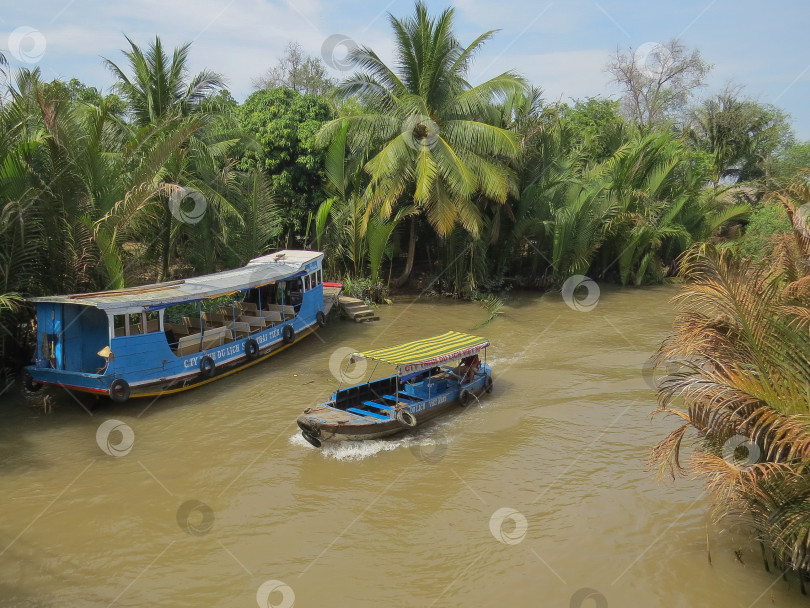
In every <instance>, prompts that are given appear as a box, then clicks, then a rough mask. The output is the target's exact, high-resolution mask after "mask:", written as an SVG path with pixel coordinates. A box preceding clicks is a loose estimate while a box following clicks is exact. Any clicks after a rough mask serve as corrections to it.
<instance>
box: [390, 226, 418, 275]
mask: <svg viewBox="0 0 810 608" xmlns="http://www.w3.org/2000/svg"><path fill="white" fill-rule="evenodd" d="M415 256H416V218H415V217H412V218H411V235H410V240H409V241H408V259H407V261H406V262H405V270H403V271H402V274H401V275H399V276H398V277H397V278H396V279H394V287H402V286H403V285H405V283H407V282H408V279H410V278H411V271H412V270H413V259H414V257H415Z"/></svg>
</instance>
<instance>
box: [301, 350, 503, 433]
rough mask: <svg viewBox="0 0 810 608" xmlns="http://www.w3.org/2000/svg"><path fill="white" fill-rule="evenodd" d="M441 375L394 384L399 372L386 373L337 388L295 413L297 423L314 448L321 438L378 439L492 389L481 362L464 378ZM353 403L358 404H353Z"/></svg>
mask: <svg viewBox="0 0 810 608" xmlns="http://www.w3.org/2000/svg"><path fill="white" fill-rule="evenodd" d="M435 380H439V382H435ZM441 380H442V378H436V377H435V376H431V377H429V378H427V379H426V380H425V381H423V382H420V383H418V384H416V385H412V384H400V385H398V383H399V377H397V376H391V377H389V378H384V379H382V380H378V381H375V382H372V383H368V384H366V385H358V386H356V387H350V388H348V389H343V391H338V392H336V393H334V394H333V395H332V398H331V400H330V401H328V402H326V403H321V404H318V405H317V406H314V407H311V408H307V409H306V410H305V411H304V413H303V414H302V415H301V416H299V417H298V421H297V422H298V427H299V428H300V429H301V431H302V433H303V434H304V437H305V438H306V439H307V441H309V442H310V443H312V444H313V445H315V446H316V447H318V446H319V445H320V444H321V443H323V442H325V441H357V440H364V439H379V438H382V437H388V436H390V435H395V434H397V433H401V432H403V431H407V430H409V429H412V428H414V427H417V426H419V425H420V424H423V423H425V422H427V421H428V420H431V419H433V418H435V417H436V416H439V415H441V414H443V413H446V412H448V411H450V410H453V409H457V408H459V407H460V406H466V405H469V403H470V402H471V401H475V400H477V399H478V397H479V396H480V395H481V394H483V393H484V392H491V391H492V371H491V369H490V368H489V366H488V365H486V364H482V365H481V367H480V369H479V370H478V373H477V374H476V375H475V377H474V378H473V379H472V380H471V381H469V382H459V381H458V380H455V381H453V380H450V381H446V382H444V385H443V386H441ZM392 388H394V389H395V390H394V391H392V390H391V389H392ZM352 391H355V392H354V393H353V392H352ZM366 397H368V399H367V398H366ZM354 402H357V405H360V406H361V407H362V408H363V409H361V408H360V407H354ZM363 404H365V405H363ZM404 412H406V413H404Z"/></svg>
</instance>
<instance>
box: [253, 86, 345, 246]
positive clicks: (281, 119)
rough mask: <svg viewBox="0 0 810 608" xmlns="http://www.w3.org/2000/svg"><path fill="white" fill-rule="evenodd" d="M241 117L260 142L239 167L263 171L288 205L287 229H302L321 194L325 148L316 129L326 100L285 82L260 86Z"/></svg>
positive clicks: (325, 114) (325, 116) (328, 113)
mask: <svg viewBox="0 0 810 608" xmlns="http://www.w3.org/2000/svg"><path fill="white" fill-rule="evenodd" d="M239 118H240V122H241V124H242V126H243V128H244V129H245V130H246V131H247V133H249V134H250V135H251V136H253V137H254V138H255V140H256V142H257V144H258V147H257V148H256V149H255V150H247V151H246V152H245V153H244V155H243V156H242V158H241V160H240V161H239V168H240V169H242V170H248V169H252V168H258V169H260V170H262V171H265V172H266V173H267V175H268V177H269V179H270V184H271V190H272V193H273V195H274V197H275V198H276V200H277V201H278V203H279V205H283V206H284V208H285V210H286V212H285V216H286V217H285V220H286V224H287V225H286V229H287V231H288V232H290V233H291V232H298V233H303V232H305V230H306V226H305V223H306V218H307V217H308V216H309V213H310V212H314V211H315V210H316V209H317V208H318V205H319V204H320V203H321V202H322V201H323V199H324V195H323V184H324V179H323V173H322V170H323V162H324V151H323V149H321V148H320V147H319V146H317V145H316V143H315V135H316V134H317V133H318V131H319V130H320V128H321V127H322V125H323V124H324V123H325V122H326V121H327V120H329V119H330V118H332V110H331V108H330V106H329V104H327V103H326V101H325V100H323V99H322V98H319V97H316V96H314V95H307V94H304V95H302V94H301V93H298V92H296V91H293V90H291V89H288V88H284V87H279V88H276V89H264V90H260V91H256V92H255V93H253V94H252V95H251V96H250V97H248V98H247V100H245V103H244V104H242V105H241V106H240V107H239Z"/></svg>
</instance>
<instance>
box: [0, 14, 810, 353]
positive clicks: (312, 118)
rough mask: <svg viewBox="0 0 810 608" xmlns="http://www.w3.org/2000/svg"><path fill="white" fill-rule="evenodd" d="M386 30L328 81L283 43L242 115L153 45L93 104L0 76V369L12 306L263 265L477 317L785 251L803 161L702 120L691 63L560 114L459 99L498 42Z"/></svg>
mask: <svg viewBox="0 0 810 608" xmlns="http://www.w3.org/2000/svg"><path fill="white" fill-rule="evenodd" d="M389 24H390V28H391V31H392V36H393V41H394V49H395V57H394V62H393V63H392V64H391V65H387V64H386V63H385V62H383V61H382V60H381V59H380V56H379V55H378V54H377V53H376V52H375V50H374V49H372V48H368V47H365V46H360V47H358V48H356V49H355V50H354V51H353V52H352V54H351V55H350V57H349V58H348V61H350V62H351V63H352V64H353V65H354V67H355V69H356V71H355V72H354V73H352V74H351V75H349V76H348V77H347V78H346V79H345V80H343V81H341V82H335V81H333V80H332V79H331V78H330V77H329V76H327V72H326V71H325V69H324V65H323V63H322V62H321V60H320V59H318V58H314V57H311V56H308V55H306V53H304V51H303V49H302V48H301V46H300V45H298V44H297V43H290V45H289V46H288V48H287V50H286V52H285V54H284V56H283V57H281V58H279V60H278V62H277V64H276V65H274V66H273V67H272V68H271V69H270V70H268V72H267V73H266V74H264V75H262V76H260V77H258V78H257V79H256V81H255V87H256V89H257V90H256V91H255V92H254V93H253V94H251V95H250V96H249V97H248V98H247V99H246V100H245V101H244V102H242V103H239V102H237V101H236V100H235V99H234V98H233V97H232V96H231V95H230V93H229V92H228V91H227V89H226V88H225V87H226V79H225V77H224V76H223V75H220V74H216V73H213V72H211V71H208V70H203V71H202V72H200V73H198V74H192V73H190V71H189V69H188V65H189V54H190V53H191V52H193V49H192V47H191V46H190V45H188V44H185V45H181V46H179V47H177V48H175V49H166V48H165V47H164V46H163V43H162V41H161V40H160V39H159V38H155V39H154V40H153V41H151V42H148V43H147V44H141V43H140V42H136V41H134V40H131V39H129V38H126V39H125V40H124V41H123V42H124V46H125V47H126V48H125V50H124V51H123V60H122V61H118V60H105V65H106V66H107V67H108V68H109V70H110V73H111V74H112V76H113V78H114V79H115V83H116V84H115V86H114V88H113V89H112V90H111V91H109V92H106V93H102V92H101V91H100V90H98V89H96V88H94V87H91V86H88V85H86V84H84V83H82V82H80V81H78V80H76V79H70V80H67V81H61V80H54V81H50V82H48V81H47V80H46V79H44V77H43V75H42V73H40V72H39V71H38V70H26V69H17V68H15V66H10V65H8V62H7V61H6V60H5V57H2V56H0V58H1V59H0V70H3V71H4V73H8V74H10V75H13V78H11V79H9V82H10V84H9V85H8V86H7V87H6V89H5V90H3V91H0V226H2V228H0V266H2V269H3V271H2V275H0V276H2V284H0V296H1V297H0V331H2V332H3V340H2V343H1V344H2V346H1V347H0V348H2V349H3V351H2V352H0V357H2V361H3V364H4V365H11V364H13V365H20V364H22V363H24V362H25V361H26V360H27V357H28V353H27V351H26V348H27V346H26V344H27V341H26V332H28V331H30V311H29V310H28V309H27V308H26V307H25V306H24V305H23V303H22V300H23V299H24V298H25V297H29V296H36V295H43V294H51V293H55V292H71V291H83V290H98V289H105V288H111V287H121V286H125V285H136V284H142V283H147V282H153V281H159V280H166V279H170V278H175V277H182V276H189V275H193V274H197V273H205V272H210V271H215V270H218V269H224V268H229V267H233V266H237V265H240V264H243V263H244V262H245V261H246V260H248V259H249V258H250V257H252V256H255V255H258V254H261V253H263V252H266V251H268V250H272V249H275V248H280V247H296V248H318V249H320V250H323V251H324V252H325V254H326V261H325V263H326V270H327V274H328V276H332V277H334V278H335V279H341V278H343V279H349V280H350V281H351V284H352V285H356V286H358V290H359V291H362V292H363V293H366V294H373V296H372V297H373V298H374V299H378V300H381V299H384V298H385V297H386V295H387V292H388V288H389V287H394V288H397V287H398V288H410V289H417V290H419V291H423V292H424V291H427V292H442V293H448V294H452V295H454V296H456V297H473V298H479V299H486V297H487V294H495V295H497V294H499V293H501V292H503V291H504V290H508V289H510V288H521V287H523V288H541V289H549V288H554V287H557V286H559V285H560V284H562V283H563V282H564V281H565V279H566V278H567V277H569V276H571V275H572V274H586V275H588V276H591V277H594V278H596V279H598V280H605V281H615V282H617V283H621V284H624V285H643V284H646V283H654V282H660V281H662V280H664V279H665V278H667V277H673V276H676V275H677V274H678V272H679V268H680V265H681V262H680V260H681V259H682V258H681V257H680V256H682V255H684V253H685V252H688V251H690V249H691V248H692V247H693V246H694V245H695V244H700V243H704V242H712V243H714V244H715V245H716V247H718V248H722V249H724V250H726V249H727V250H728V251H730V253H729V255H736V254H745V255H751V256H757V255H764V252H762V247H761V245H762V244H763V243H767V242H769V238H770V235H771V233H779V232H780V231H781V232H784V230H785V226H784V220H782V221H781V223H780V222H779V221H776V219H774V218H772V217H771V215H773V211H772V209H773V203H772V202H768V196H769V195H770V193H772V192H775V191H778V190H779V189H782V188H784V187H785V185H786V184H787V183H788V181H789V180H790V179H791V177H792V176H793V175H795V173H796V171H797V169H799V168H801V167H802V166H805V165H806V164H808V162H807V161H808V158H810V157H809V156H808V153H807V146H808V144H806V143H802V142H796V141H794V140H793V139H792V135H791V133H790V130H789V127H788V123H787V117H786V116H785V115H784V113H783V112H781V111H780V110H779V109H778V108H775V107H772V106H768V105H766V104H761V103H758V102H754V101H752V100H748V99H746V98H745V97H744V95H743V93H742V91H741V90H739V89H734V90H728V91H724V92H722V93H720V94H719V95H715V96H708V97H706V98H705V99H703V100H696V92H697V91H698V90H699V88H700V87H701V86H702V85H703V79H704V77H705V75H706V73H707V72H708V70H709V69H710V66H709V65H708V64H707V63H706V62H705V61H704V60H703V59H702V57H701V56H700V53H699V52H698V51H697V50H690V49H686V48H685V47H684V46H683V44H682V43H681V42H679V41H677V40H676V41H671V42H670V43H669V44H668V45H667V46H666V48H664V49H663V51H661V52H664V51H666V53H668V55H667V57H668V61H667V63H666V65H665V66H664V65H663V64H662V65H658V64H656V63H655V61H653V62H652V63H650V62H648V63H647V64H645V65H643V66H642V65H639V64H637V62H635V58H636V57H637V55H638V54H637V53H631V52H619V53H617V55H616V58H615V59H614V60H613V61H612V62H611V63H610V64H609V65H608V66H606V70H608V71H610V72H611V73H612V74H614V77H616V80H617V82H618V83H619V84H620V86H622V87H623V91H624V93H623V95H622V99H621V100H619V101H615V100H611V99H604V98H589V99H581V100H574V101H572V102H570V103H562V102H557V103H554V102H548V101H546V100H545V99H544V98H543V94H542V90H541V89H540V88H538V87H537V86H533V85H532V84H531V83H528V82H526V81H525V79H523V78H522V77H521V76H520V75H518V74H517V73H515V72H513V71H509V70H507V71H505V72H503V73H501V74H499V75H497V76H495V77H493V78H491V79H490V80H487V81H485V82H474V81H472V80H470V74H471V73H473V72H472V69H473V68H474V66H475V60H476V57H477V54H478V53H479V52H480V51H481V49H482V48H484V46H485V45H486V44H487V42H488V41H489V40H491V39H492V38H493V36H495V35H496V34H495V32H494V31H489V32H485V33H482V34H481V35H480V36H478V37H477V38H475V39H473V40H471V41H461V40H459V39H458V38H457V37H456V35H455V31H454V10H453V9H452V8H449V9H447V10H445V11H442V12H441V13H439V14H436V15H432V14H430V12H429V11H428V10H427V8H426V7H425V5H424V4H422V3H417V4H416V5H415V8H414V10H413V12H412V13H411V14H410V15H409V16H406V17H403V18H400V17H395V16H390V17H389ZM652 57H653V58H654V57H656V55H655V54H653V55H652ZM628 62H629V63H628ZM667 70H672V71H671V72H670V71H667ZM634 100H635V101H634ZM768 213H771V215H767V214H768ZM749 221H750V222H751V224H752V225H753V226H754V228H755V229H754V230H751V231H750V232H751V233H750V234H746V230H745V227H746V225H747V224H748V222H749ZM493 301H494V300H493Z"/></svg>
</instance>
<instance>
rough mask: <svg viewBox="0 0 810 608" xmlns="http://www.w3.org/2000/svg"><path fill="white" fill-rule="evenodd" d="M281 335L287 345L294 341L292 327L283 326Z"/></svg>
mask: <svg viewBox="0 0 810 608" xmlns="http://www.w3.org/2000/svg"><path fill="white" fill-rule="evenodd" d="M281 335H282V337H283V338H284V341H285V342H286V343H287V344H291V343H292V341H293V340H295V330H294V329H293V327H292V325H285V326H284V329H283V330H281Z"/></svg>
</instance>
